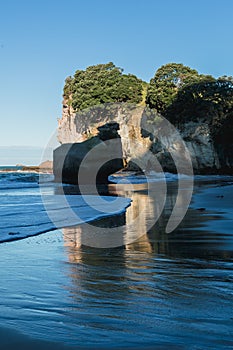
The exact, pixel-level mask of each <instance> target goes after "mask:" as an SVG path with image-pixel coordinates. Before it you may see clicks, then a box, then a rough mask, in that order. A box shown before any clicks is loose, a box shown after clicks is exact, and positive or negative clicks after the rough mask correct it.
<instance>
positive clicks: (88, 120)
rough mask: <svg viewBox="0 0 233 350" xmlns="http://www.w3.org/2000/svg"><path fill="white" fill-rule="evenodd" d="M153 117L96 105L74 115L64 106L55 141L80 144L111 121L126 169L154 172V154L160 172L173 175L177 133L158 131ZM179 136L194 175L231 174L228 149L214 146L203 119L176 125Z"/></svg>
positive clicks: (140, 110) (132, 109)
mask: <svg viewBox="0 0 233 350" xmlns="http://www.w3.org/2000/svg"><path fill="white" fill-rule="evenodd" d="M156 118H157V116H153V117H151V116H150V113H145V109H144V107H132V106H131V107H130V106H127V107H125V106H124V105H121V106H120V107H119V105H118V106H115V107H112V106H111V107H110V108H108V107H103V106H100V107H98V108H95V109H93V110H90V111H89V112H83V113H78V114H75V113H74V112H73V111H72V110H70V108H69V107H68V106H67V105H65V104H64V106H63V115H62V118H61V119H60V120H59V127H58V140H59V142H60V143H61V144H66V143H75V142H82V141H85V140H88V139H90V138H91V137H93V136H96V135H97V134H98V127H99V126H101V125H104V124H106V123H109V122H113V121H115V122H117V123H118V124H119V135H120V137H121V143H122V152H123V160H124V165H126V166H127V167H128V168H129V169H130V170H134V169H137V168H141V169H155V170H158V169H157V168H156V167H155V162H154V158H153V155H156V158H157V159H158V161H159V163H160V164H161V166H162V167H163V170H165V171H171V172H176V165H177V164H176V165H175V164H174V157H173V159H172V157H171V154H173V155H174V154H178V158H177V161H178V162H180V163H182V162H183V161H184V154H183V153H182V152H179V147H180V145H179V141H178V139H177V133H176V132H174V130H173V129H171V130H170V131H168V130H166V132H164V130H162V132H161V125H160V124H158V123H157V122H155V121H156ZM179 134H180V136H181V138H182V139H183V140H184V142H185V144H186V146H187V148H188V150H189V152H190V156H191V159H192V164H193V169H194V172H195V173H200V174H202V173H231V171H232V169H233V160H232V157H231V155H230V154H229V150H226V149H224V147H222V146H221V145H216V144H215V143H214V141H213V138H212V136H211V131H210V126H209V125H208V124H207V123H205V122H204V121H203V120H199V121H195V122H194V121H193V122H191V121H190V122H187V123H185V124H182V125H179ZM179 153H180V154H179ZM175 163H177V162H175Z"/></svg>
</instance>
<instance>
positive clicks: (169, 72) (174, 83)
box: [146, 63, 212, 115]
mask: <svg viewBox="0 0 233 350" xmlns="http://www.w3.org/2000/svg"><path fill="white" fill-rule="evenodd" d="M207 78H208V79H212V77H211V76H205V75H199V74H198V72H197V71H196V70H195V69H191V68H190V67H188V66H184V65H183V64H181V63H168V64H166V65H163V66H162V67H160V68H159V69H158V70H157V72H156V73H155V76H154V78H152V79H151V81H150V84H149V87H148V91H147V96H146V103H147V105H148V106H149V107H150V108H155V109H156V110H157V111H158V112H159V113H161V114H163V115H164V114H165V112H166V109H167V108H168V107H169V106H170V105H171V104H172V103H173V101H174V100H175V98H176V95H177V93H178V91H179V90H180V89H181V88H183V87H184V86H186V85H189V84H193V83H196V82H198V81H201V80H204V79H207Z"/></svg>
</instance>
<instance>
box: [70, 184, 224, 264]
mask: <svg viewBox="0 0 233 350" xmlns="http://www.w3.org/2000/svg"><path fill="white" fill-rule="evenodd" d="M182 193H183V196H185V189H184V191H183V192H182V191H181V197H180V198H179V199H178V200H179V201H180V203H182V201H183V200H185V198H182ZM109 194H110V195H111V194H112V195H120V196H125V197H128V198H131V199H132V203H131V206H130V207H129V208H127V210H126V213H124V214H121V215H118V216H113V217H109V218H106V219H102V220H99V221H96V222H93V223H91V224H83V225H80V226H77V227H73V228H64V229H63V233H64V241H65V245H66V246H67V249H68V254H69V259H70V262H80V261H82V252H83V246H92V247H97V248H98V247H104V243H105V242H107V244H106V248H114V247H119V249H121V250H124V251H125V253H126V252H127V251H140V252H147V253H152V254H154V253H156V254H162V255H167V256H169V257H178V258H193V257H196V258H206V257H208V256H211V255H212V254H213V253H214V254H215V255H219V256H224V257H225V256H226V254H227V252H226V249H225V248H223V245H224V236H223V235H221V237H220V235H219V234H217V233H211V232H208V231H203V230H202V229H201V227H202V226H203V225H204V223H205V222H206V220H209V219H214V217H213V214H211V213H210V214H209V215H208V214H205V215H201V214H200V212H199V211H197V210H194V209H189V210H188V212H187V214H186V216H185V218H184V220H183V221H182V223H181V225H180V226H179V227H178V228H177V229H176V230H175V231H174V232H172V233H170V234H166V233H165V228H166V225H167V221H168V219H169V217H170V215H171V211H172V209H173V207H174V205H175V202H176V200H177V184H176V183H170V184H168V188H167V196H166V203H165V205H164V208H163V198H162V193H161V190H160V188H159V185H156V184H155V185H153V186H152V187H150V189H149V192H148V188H147V185H145V184H137V185H110V186H109ZM162 208H163V211H162V215H160V212H161V210H162ZM102 228H105V231H104V233H103V232H102ZM120 247H121V248H120Z"/></svg>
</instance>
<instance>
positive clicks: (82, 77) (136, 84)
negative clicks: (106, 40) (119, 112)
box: [64, 62, 143, 112]
mask: <svg viewBox="0 0 233 350" xmlns="http://www.w3.org/2000/svg"><path fill="white" fill-rule="evenodd" d="M142 94H143V81H142V80H140V79H138V78H137V77H136V76H135V75H132V74H127V75H126V74H123V69H121V68H119V67H116V66H115V65H114V64H113V63H112V62H109V63H107V64H98V65H95V66H90V67H88V68H87V69H86V70H77V71H76V73H75V74H74V77H73V78H72V77H69V78H67V79H66V84H65V87H64V98H65V100H66V102H67V103H68V104H70V105H71V106H72V108H73V109H74V111H76V112H78V111H81V110H83V109H85V108H88V107H93V106H96V105H100V104H103V103H116V102H128V103H140V102H141V101H142Z"/></svg>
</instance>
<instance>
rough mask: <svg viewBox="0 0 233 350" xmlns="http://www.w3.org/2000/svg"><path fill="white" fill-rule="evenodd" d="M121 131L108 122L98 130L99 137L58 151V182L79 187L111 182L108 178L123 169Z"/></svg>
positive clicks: (56, 165)
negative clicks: (119, 132) (119, 133)
mask: <svg viewBox="0 0 233 350" xmlns="http://www.w3.org/2000/svg"><path fill="white" fill-rule="evenodd" d="M118 129H119V125H118V124H117V123H107V124H106V125H103V126H101V127H100V128H99V134H98V135H97V136H94V137H92V138H90V139H88V140H86V141H84V142H80V143H73V144H62V145H61V146H60V147H58V148H57V149H55V150H54V157H53V158H54V162H53V164H54V166H53V172H54V176H55V181H56V182H63V183H69V184H78V185H79V186H81V185H85V184H89V185H95V184H96V183H97V184H101V183H108V176H109V175H111V174H113V173H114V172H116V171H118V170H120V169H122V168H123V156H122V145H121V138H120V136H119V135H118V132H117V130H118Z"/></svg>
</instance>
